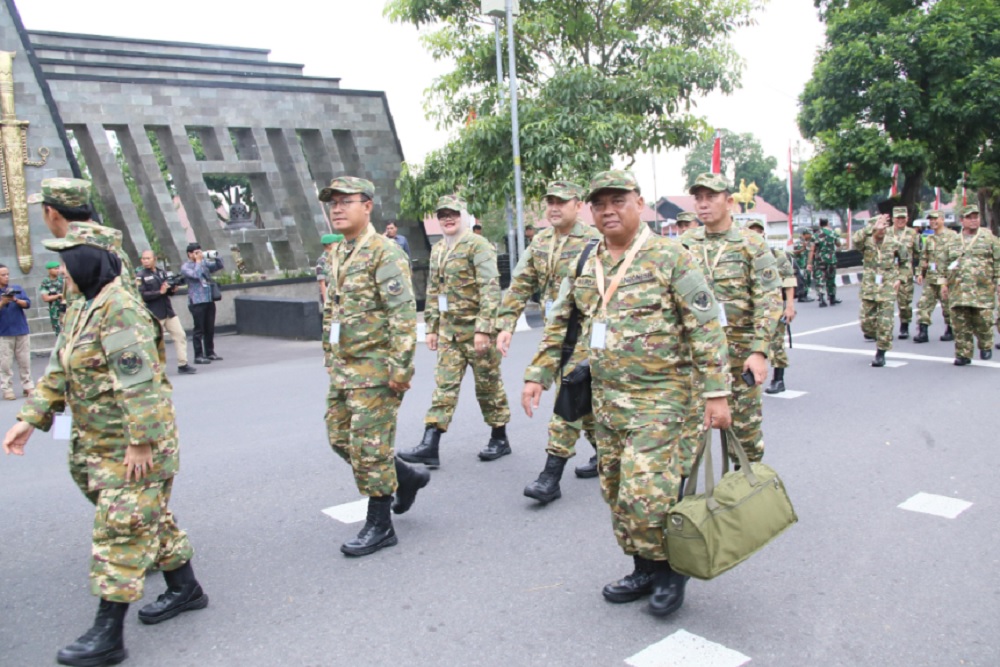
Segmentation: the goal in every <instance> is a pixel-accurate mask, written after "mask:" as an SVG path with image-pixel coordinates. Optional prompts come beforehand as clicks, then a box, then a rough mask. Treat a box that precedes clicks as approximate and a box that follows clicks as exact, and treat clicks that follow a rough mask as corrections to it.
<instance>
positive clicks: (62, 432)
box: [52, 412, 73, 440]
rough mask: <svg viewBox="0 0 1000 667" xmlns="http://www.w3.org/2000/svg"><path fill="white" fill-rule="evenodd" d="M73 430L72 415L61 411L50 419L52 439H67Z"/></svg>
mask: <svg viewBox="0 0 1000 667" xmlns="http://www.w3.org/2000/svg"><path fill="white" fill-rule="evenodd" d="M72 432H73V417H72V415H69V414H66V413H65V412H61V413H59V414H57V415H56V416H55V418H54V419H53V420H52V439H53V440H69V439H70V436H71V434H72Z"/></svg>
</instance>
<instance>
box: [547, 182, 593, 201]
mask: <svg viewBox="0 0 1000 667" xmlns="http://www.w3.org/2000/svg"><path fill="white" fill-rule="evenodd" d="M586 194H587V191H586V190H585V189H584V187H583V186H582V185H577V184H576V183H570V182H569V181H552V182H551V183H549V186H548V187H547V188H545V196H546V197H558V198H559V199H563V200H565V201H569V200H571V199H583V198H584V196H585V195H586Z"/></svg>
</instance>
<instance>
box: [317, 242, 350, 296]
mask: <svg viewBox="0 0 1000 667" xmlns="http://www.w3.org/2000/svg"><path fill="white" fill-rule="evenodd" d="M343 240H344V235H343V234H323V236H321V237H320V239H319V242H320V243H322V244H323V252H322V253H321V254H320V256H319V261H318V262H316V282H317V283H318V284H319V302H320V303H326V288H327V284H326V282H327V274H329V273H330V250H331V249H332V248H333V244H334V243H337V242H339V241H343Z"/></svg>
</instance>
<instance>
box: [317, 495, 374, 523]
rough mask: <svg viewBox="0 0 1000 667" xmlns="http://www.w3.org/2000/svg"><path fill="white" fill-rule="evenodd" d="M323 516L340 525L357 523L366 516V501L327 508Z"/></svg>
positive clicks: (364, 499) (363, 499) (356, 501)
mask: <svg viewBox="0 0 1000 667" xmlns="http://www.w3.org/2000/svg"><path fill="white" fill-rule="evenodd" d="M323 514H325V515H327V516H328V517H330V518H331V519H336V520H337V521H339V522H341V523H358V522H360V521H364V520H365V518H366V517H367V516H368V499H367V498H362V499H361V500H355V501H354V502H353V503H344V504H343V505H334V506H333V507H327V508H326V509H325V510H323Z"/></svg>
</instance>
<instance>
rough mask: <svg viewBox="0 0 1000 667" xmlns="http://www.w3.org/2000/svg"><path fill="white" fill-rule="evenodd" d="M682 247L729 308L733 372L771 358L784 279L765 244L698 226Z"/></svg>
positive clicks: (742, 234) (744, 234)
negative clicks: (755, 357) (759, 357)
mask: <svg viewBox="0 0 1000 667" xmlns="http://www.w3.org/2000/svg"><path fill="white" fill-rule="evenodd" d="M681 243H683V244H684V245H685V246H687V247H688V248H689V249H690V250H691V254H692V255H693V256H694V259H695V261H696V262H697V263H698V265H699V267H700V268H701V270H702V271H704V272H705V277H706V278H708V284H709V286H710V287H711V288H712V291H713V292H714V294H715V298H716V299H718V300H719V301H720V302H721V303H722V306H723V307H724V308H725V309H726V322H727V326H726V327H725V330H726V337H727V338H728V339H729V361H730V362H731V363H732V364H733V367H734V368H735V367H736V366H742V365H743V362H744V361H746V359H747V357H749V356H750V355H751V354H753V353H754V352H760V353H761V354H763V355H765V356H767V351H768V345H769V341H770V340H771V336H772V334H773V333H774V329H775V328H776V326H777V322H778V318H779V317H781V295H780V294H779V291H778V288H779V287H781V277H780V276H779V274H778V263H777V260H775V258H774V255H773V254H771V250H770V248H768V246H767V243H766V242H765V241H764V239H763V238H761V237H760V236H759V235H758V234H756V233H754V232H751V231H747V230H740V229H737V228H736V227H731V228H730V229H729V231H727V232H723V233H722V234H707V233H706V231H705V228H704V227H698V228H696V229H689V230H688V231H686V232H685V233H684V236H682V237H681ZM713 267H714V268H713Z"/></svg>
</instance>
